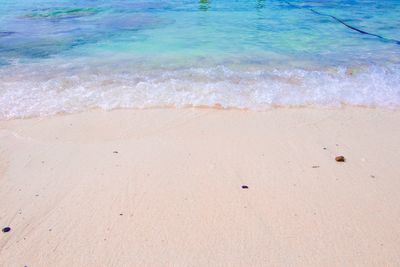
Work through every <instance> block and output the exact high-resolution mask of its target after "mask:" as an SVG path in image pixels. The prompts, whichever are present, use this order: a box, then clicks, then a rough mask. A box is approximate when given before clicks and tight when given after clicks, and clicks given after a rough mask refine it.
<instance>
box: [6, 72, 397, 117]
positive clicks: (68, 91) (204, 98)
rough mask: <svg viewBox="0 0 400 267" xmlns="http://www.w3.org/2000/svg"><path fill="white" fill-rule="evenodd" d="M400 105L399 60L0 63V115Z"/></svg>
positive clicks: (29, 115) (24, 115)
mask: <svg viewBox="0 0 400 267" xmlns="http://www.w3.org/2000/svg"><path fill="white" fill-rule="evenodd" d="M343 104H345V105H363V106H370V107H398V106H399V105H400V65H390V66H362V67H357V68H345V67H338V68H330V69H323V70H318V71H317V70H315V71H313V70H303V69H290V70H289V69H287V70H282V69H279V70H278V69H262V68H260V67H257V68H243V67H242V68H241V69H239V68H227V67H224V66H218V67H212V68H187V69H173V70H171V69H169V70H167V69H158V70H149V69H147V70H126V69H124V70H116V69H112V68H103V69H102V68H93V67H87V68H82V69H74V68H72V67H70V66H68V65H65V66H58V67H48V66H46V65H43V66H40V65H35V66H31V65H29V66H23V65H19V66H14V67H10V68H3V69H0V116H1V118H2V119H5V118H21V117H31V116H42V115H50V114H56V113H73V112H78V111H84V110H88V109H92V108H103V109H114V108H150V107H163V106H175V107H185V106H210V107H213V106H216V105H218V106H221V107H224V108H240V109H255V110H265V109H268V108H271V107H274V106H306V105H314V106H340V105H343Z"/></svg>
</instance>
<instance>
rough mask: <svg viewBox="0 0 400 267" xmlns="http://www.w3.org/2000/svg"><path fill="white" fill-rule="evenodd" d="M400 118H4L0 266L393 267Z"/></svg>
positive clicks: (235, 113)
mask: <svg viewBox="0 0 400 267" xmlns="http://www.w3.org/2000/svg"><path fill="white" fill-rule="evenodd" d="M399 122H400V110H399V109H382V108H368V107H367V108H364V107H362V108H360V107H340V108H333V109H330V108H328V109H323V108H318V107H317V108H311V107H300V108H274V109H271V110H267V111H252V110H232V109H231V110H226V109H210V108H182V109H175V108H162V109H158V108H151V109H115V110H112V111H103V110H98V109H96V110H91V111H87V112H82V113H76V114H62V115H53V116H48V117H36V118H26V119H11V120H3V121H0V149H1V152H2V153H1V156H0V184H1V186H0V197H1V199H2V201H1V202H0V223H1V225H0V227H1V228H3V227H7V226H9V227H10V228H11V231H10V232H8V233H0V236H1V238H0V265H2V266H3V265H4V266H24V265H26V266H111V265H114V266H129V265H131V266H138V265H139V266H143V265H144V266H169V265H173V266H181V265H183V266H192V265H194V266H199V265H200V266H203V265H208V266H210V265H211V266H221V265H225V266H261V265H264V266H265V265H270V266H277V265H278V266H282V265H284V266H288V265H290V266H292V265H293V266H298V265H300V266H343V265H352V266H360V265H362V266H396V265H399V264H400V256H399V254H398V251H399V250H400V226H399V225H400V224H399V221H400V207H399V205H398V204H397V203H399V202H400V194H399V193H398V192H399V190H400V179H398V177H400V167H399V166H398V162H400V153H398V151H400V140H399V138H398V136H400V123H399ZM339 155H343V156H344V157H345V158H346V162H344V163H339V162H336V161H335V157H336V156H339ZM243 186H247V187H248V188H242V187H243Z"/></svg>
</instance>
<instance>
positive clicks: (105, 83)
mask: <svg viewBox="0 0 400 267" xmlns="http://www.w3.org/2000/svg"><path fill="white" fill-rule="evenodd" d="M328 15H329V16H328ZM399 15H400V1H399V0H385V1H378V0H375V1H372V0H332V1H322V0H319V1H299V0H297V1H296V0H293V1H279V0H270V1H268V0H255V1H249V0H246V1H245V0H237V1H227V0H219V1H218V0H208V1H207V0H200V1H187V0H184V1H177V0H172V1H143V0H137V1H134V0H131V1H128V0H109V1H106V0H102V1H101V0H91V1H78V0H70V1H66V0H64V1H54V0H52V1H51V0H47V1H45V0H24V1H14V0H13V1H11V0H2V4H1V5H0V117H2V118H13V117H26V116H38V115H48V114H54V113H58V112H76V111H83V110H87V109H91V108H96V107H101V108H104V109H112V108H119V107H124V108H144V107H160V106H177V107H184V106H215V105H218V106H223V107H236V108H250V109H256V110H264V109H268V108H271V107H274V106H306V105H313V106H340V105H343V104H346V105H365V106H379V107H397V106H399V105H400V43H397V41H396V40H400V30H399V29H400V19H399V17H400V16H399ZM334 18H337V19H339V20H340V21H342V22H344V23H345V24H346V25H347V26H346V25H344V24H343V23H340V22H339V21H338V20H335V19H334ZM348 26H351V27H348ZM355 29H358V30H359V31H357V30H355ZM360 31H362V32H368V33H372V34H375V35H379V36H381V37H382V38H379V37H377V36H374V35H369V34H362V33H360Z"/></svg>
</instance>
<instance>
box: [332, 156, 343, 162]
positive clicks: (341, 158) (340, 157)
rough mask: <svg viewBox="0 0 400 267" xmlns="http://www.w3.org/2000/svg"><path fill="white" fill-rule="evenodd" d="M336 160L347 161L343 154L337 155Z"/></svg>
mask: <svg viewBox="0 0 400 267" xmlns="http://www.w3.org/2000/svg"><path fill="white" fill-rule="evenodd" d="M335 160H336V161H337V162H345V161H346V158H345V157H343V156H337V157H336V158H335Z"/></svg>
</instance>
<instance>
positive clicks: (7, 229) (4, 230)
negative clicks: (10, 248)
mask: <svg viewBox="0 0 400 267" xmlns="http://www.w3.org/2000/svg"><path fill="white" fill-rule="evenodd" d="M1 231H3V233H8V232H10V231H11V228H10V227H4V228H3V230H1Z"/></svg>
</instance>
